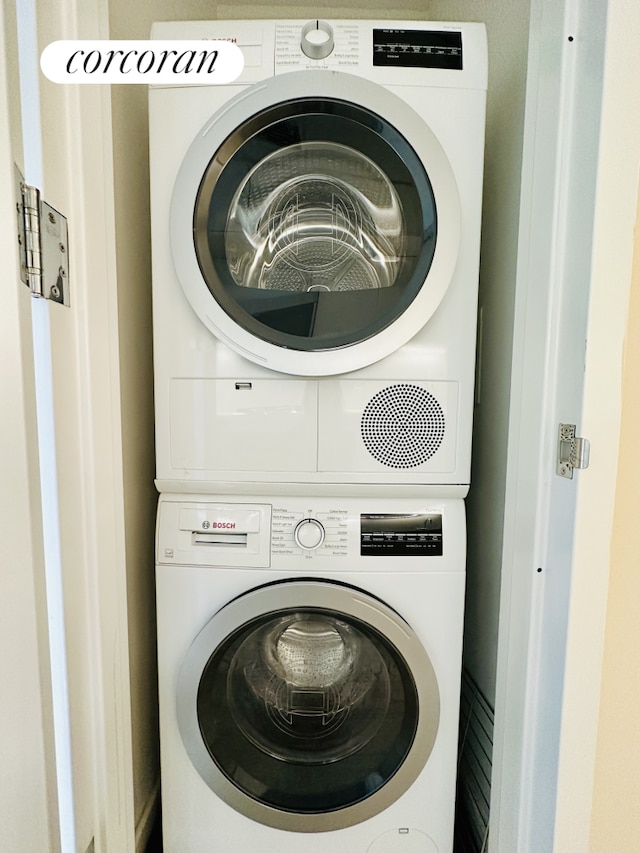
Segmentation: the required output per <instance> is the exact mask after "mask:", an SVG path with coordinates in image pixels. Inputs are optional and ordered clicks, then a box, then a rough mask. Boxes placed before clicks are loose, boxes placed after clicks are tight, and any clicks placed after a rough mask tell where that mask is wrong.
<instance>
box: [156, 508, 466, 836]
mask: <svg viewBox="0 0 640 853" xmlns="http://www.w3.org/2000/svg"><path fill="white" fill-rule="evenodd" d="M156 545H157V555H158V565H157V569H156V571H157V603H158V660H159V686H160V740H161V766H162V814H163V835H164V850H165V853H210V851H212V850H216V851H225V853H246V851H249V850H260V851H262V853H299V851H300V850H301V849H304V850H305V851H308V853H326V851H327V850H336V851H340V853H451V851H452V845H453V823H454V798H455V777H456V747H457V732H458V706H459V692H460V665H461V646H462V622H463V598H464V579H465V571H464V570H465V518H464V502H463V501H462V500H460V499H437V500H426V501H421V502H418V501H417V500H414V499H407V498H404V499H403V498H396V499H387V500H383V499H377V498H362V499H353V498H351V499H337V498H333V499H328V498H322V497H305V498H301V497H287V496H282V497H280V498H278V499H277V500H276V501H273V502H271V501H266V500H265V499H264V498H261V497H259V496H253V497H247V498H246V499H243V501H242V502H239V501H238V500H236V501H229V499H228V496H224V495H223V496H218V497H211V496H208V497H201V496H195V495H194V496H191V497H189V496H187V497H185V496H184V495H171V494H169V493H167V494H164V495H161V497H160V505H159V513H158V528H157V543H156Z"/></svg>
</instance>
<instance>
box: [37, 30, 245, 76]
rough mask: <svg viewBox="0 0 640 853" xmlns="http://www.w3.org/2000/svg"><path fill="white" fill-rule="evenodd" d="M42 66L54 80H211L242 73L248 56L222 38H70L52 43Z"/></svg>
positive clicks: (41, 63) (45, 50)
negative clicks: (245, 58)
mask: <svg viewBox="0 0 640 853" xmlns="http://www.w3.org/2000/svg"><path fill="white" fill-rule="evenodd" d="M40 67H41V69H42V72H43V74H44V75H45V77H47V78H48V79H49V80H51V81H52V82H54V83H103V84H104V83H138V84H140V83H142V84H146V85H163V86H166V85H177V86H180V85H182V86H184V85H209V86H210V85H214V84H220V83H231V82H232V81H233V80H235V79H237V78H238V77H239V76H240V74H241V73H242V69H243V68H244V56H243V54H242V51H241V50H240V48H239V47H238V45H236V44H233V42H230V41H222V40H219V39H215V40H211V41H206V40H203V39H198V40H170V41H168V40H157V41H155V40H153V41H142V40H140V41H132V40H126V41H112V40H99V39H95V40H85V41H80V40H67V41H54V42H52V43H51V44H49V45H47V47H46V48H45V49H44V50H43V51H42V55H41V57H40Z"/></svg>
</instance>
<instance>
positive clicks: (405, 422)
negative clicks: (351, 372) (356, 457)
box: [360, 384, 445, 468]
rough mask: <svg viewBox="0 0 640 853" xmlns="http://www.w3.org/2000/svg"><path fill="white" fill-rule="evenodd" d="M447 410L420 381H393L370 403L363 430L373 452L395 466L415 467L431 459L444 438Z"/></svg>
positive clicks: (367, 407) (384, 463)
mask: <svg viewBox="0 0 640 853" xmlns="http://www.w3.org/2000/svg"><path fill="white" fill-rule="evenodd" d="M444 428H445V421H444V413H443V411H442V408H441V406H440V404H439V403H438V401H437V400H436V398H435V397H434V396H433V394H430V393H429V392H428V391H425V390H424V388H420V387H419V386H418V385H407V384H402V385H390V386H389V387H388V388H383V389H382V391H378V393H377V394H375V395H374V396H373V397H372V398H371V400H369V402H368V403H367V405H366V407H365V410H364V412H363V413H362V420H361V422H360V431H361V433H362V440H363V441H364V443H365V446H366V448H367V450H368V451H369V453H370V454H371V455H372V456H373V457H374V459H377V460H378V462H382V463H383V465H388V466H389V467H391V468H414V467H415V466H416V465H421V464H422V463H423V462H426V461H427V459H430V458H431V457H432V456H433V454H434V453H435V452H436V450H437V449H438V448H439V447H440V445H441V444H442V439H443V438H444Z"/></svg>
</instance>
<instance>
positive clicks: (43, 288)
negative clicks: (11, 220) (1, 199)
mask: <svg viewBox="0 0 640 853" xmlns="http://www.w3.org/2000/svg"><path fill="white" fill-rule="evenodd" d="M15 172H16V176H15V177H16V181H15V183H16V213H17V219H18V244H19V247H20V272H21V276H20V277H21V279H22V281H23V282H24V283H25V284H26V285H27V286H28V287H29V289H30V290H31V295H32V296H35V297H39V298H44V299H52V300H53V301H54V302H59V303H60V304H61V305H68V304H69V245H68V242H69V241H68V233H67V220H66V218H65V217H64V216H63V215H62V214H61V213H60V212H59V211H57V210H55V208H53V207H51V205H50V204H47V202H46V201H43V199H42V198H41V196H40V190H39V189H38V188H37V187H32V186H29V184H25V182H24V179H23V177H22V175H21V174H20V172H19V170H18V168H17V167H16V170H15Z"/></svg>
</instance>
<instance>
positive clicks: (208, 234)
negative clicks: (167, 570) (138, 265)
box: [150, 21, 487, 496]
mask: <svg viewBox="0 0 640 853" xmlns="http://www.w3.org/2000/svg"><path fill="white" fill-rule="evenodd" d="M153 36H154V37H156V38H189V39H215V38H224V39H233V40H234V41H235V42H236V43H237V44H238V45H239V47H240V48H241V50H242V51H243V55H244V57H245V65H244V70H243V73H242V75H241V76H240V78H239V79H238V80H237V81H235V82H234V83H233V84H228V85H221V86H185V87H183V86H180V87H175V86H174V87H164V88H162V87H157V88H154V87H152V88H151V89H150V152H151V214H152V238H153V297H154V328H155V333H154V349H155V377H156V382H155V386H156V387H155V394H156V424H157V478H158V485H159V488H160V490H168V489H170V490H174V491H183V492H184V491H200V492H202V491H210V490H215V489H216V488H219V486H220V484H222V483H225V482H228V483H239V482H244V483H271V482H298V483H307V484H316V485H317V484H335V483H363V484H377V483H384V484H393V483H395V484H420V485H424V484H428V485H433V486H439V487H443V493H444V492H445V491H446V492H447V493H448V494H451V495H454V496H460V495H464V494H465V493H466V490H467V488H468V484H469V476H470V475H469V469H470V447H471V430H472V409H473V387H474V371H475V337H476V313H477V312H476V302H477V278H478V258H479V245H480V212H481V193H482V171H483V151H484V118H485V98H486V79H487V58H486V37H485V30H484V27H483V25H481V24H442V23H438V24H431V23H425V22H419V23H417V22H389V23H385V25H384V27H383V26H382V25H380V24H377V23H375V22H370V21H369V22H367V21H331V22H318V21H316V22H311V23H310V24H309V23H305V22H302V21H226V22H225V21H218V22H215V21H213V22H183V23H163V24H156V25H154V28H153Z"/></svg>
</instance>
